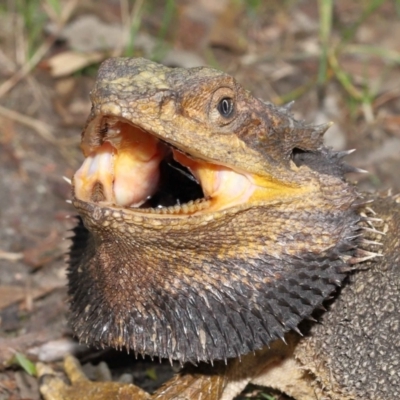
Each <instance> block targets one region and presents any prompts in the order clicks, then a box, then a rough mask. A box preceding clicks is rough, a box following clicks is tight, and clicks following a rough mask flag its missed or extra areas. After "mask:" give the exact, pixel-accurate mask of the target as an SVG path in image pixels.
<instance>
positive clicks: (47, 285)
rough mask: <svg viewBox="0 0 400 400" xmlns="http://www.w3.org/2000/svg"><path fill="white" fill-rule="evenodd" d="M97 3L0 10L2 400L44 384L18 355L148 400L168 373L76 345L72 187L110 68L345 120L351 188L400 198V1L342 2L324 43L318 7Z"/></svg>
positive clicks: (341, 143) (339, 132)
mask: <svg viewBox="0 0 400 400" xmlns="http://www.w3.org/2000/svg"><path fill="white" fill-rule="evenodd" d="M101 3H102V6H101V9H99V8H100V7H98V3H97V2H96V1H94V0H92V1H91V0H81V1H79V2H77V1H74V0H71V1H66V0H65V1H61V0H60V1H54V2H51V1H39V0H37V1H4V0H3V1H0V399H20V398H25V399H38V398H39V394H38V390H37V383H36V380H35V379H34V378H31V377H29V375H28V374H27V373H26V372H24V371H23V370H22V368H20V367H16V366H13V367H9V363H10V359H12V357H13V354H14V353H15V352H16V351H18V352H20V353H22V354H23V355H25V356H26V357H28V358H29V359H30V360H32V361H36V360H37V359H41V360H44V361H46V362H49V363H53V364H52V365H54V366H56V367H57V368H59V367H60V363H59V360H60V359H61V358H62V356H63V354H64V353H65V352H66V351H73V352H75V353H78V354H79V355H81V357H83V362H85V361H94V362H96V363H98V362H99V361H100V360H104V359H105V360H108V361H109V365H110V366H111V367H112V368H111V369H112V372H113V374H114V375H115V376H116V377H117V378H119V377H120V376H121V374H122V373H123V372H129V373H130V374H131V375H125V379H128V380H131V379H132V378H133V379H134V381H135V382H136V383H139V384H142V386H143V385H144V386H145V387H147V388H150V390H151V389H152V388H153V387H154V385H155V384H156V383H155V380H154V378H158V380H162V379H165V377H166V375H168V374H169V373H170V372H169V368H168V367H166V368H164V367H160V366H159V364H151V363H150V362H145V363H143V362H140V363H137V364H136V365H134V366H133V367H132V366H130V367H129V368H125V367H126V365H127V363H128V362H129V363H131V358H127V357H124V359H123V360H119V361H118V363H116V362H115V360H116V354H115V353H105V352H96V351H93V350H87V349H86V348H84V347H79V346H78V345H77V344H76V343H74V342H73V341H72V340H71V333H70V331H69V329H68V325H67V322H66V315H67V304H66V289H65V285H66V277H65V261H64V254H65V253H66V250H67V249H68V246H69V241H68V239H67V240H65V239H64V238H65V237H68V229H70V228H71V227H72V226H73V224H74V221H73V219H68V218H67V217H68V216H70V215H74V210H73V209H72V207H71V206H70V205H69V204H67V203H66V202H65V200H67V199H68V198H69V196H70V190H69V185H68V183H66V182H65V181H64V180H63V179H62V176H66V177H69V178H70V177H72V175H73V173H74V171H75V170H76V169H77V168H78V167H79V165H80V163H81V162H82V159H83V158H82V156H81V154H80V150H79V147H78V146H79V138H80V136H79V135H80V131H81V129H82V127H83V124H84V121H85V118H86V116H87V114H88V112H89V109H90V103H89V100H88V93H89V91H90V87H91V85H92V84H93V80H94V77H95V71H96V68H97V66H98V62H99V61H101V60H102V59H105V58H107V57H108V56H110V55H133V56H139V55H141V56H145V57H148V58H152V59H155V60H157V61H161V62H164V63H166V64H168V65H172V66H195V65H211V66H214V67H216V68H220V69H223V70H225V71H227V72H229V73H231V74H233V75H234V76H235V77H237V79H238V80H239V81H240V82H242V83H243V84H244V85H245V86H246V87H248V88H249V89H250V90H252V91H253V92H254V93H255V94H256V95H257V96H260V97H262V98H263V99H266V100H270V101H273V102H275V103H280V104H283V103H285V102H287V101H289V100H292V99H295V100H296V103H295V105H294V107H293V110H294V112H295V114H296V115H297V116H298V117H299V118H302V119H305V120H307V121H309V122H312V121H317V122H319V123H322V122H327V121H334V122H335V125H334V126H333V128H331V129H330V131H329V134H328V135H327V144H328V145H330V146H333V147H336V148H339V149H349V148H356V149H357V151H356V152H355V153H354V154H353V155H352V156H351V160H350V161H351V163H352V164H353V165H355V166H357V167H360V168H363V169H366V170H368V171H369V174H365V175H362V176H360V175H357V176H353V177H350V179H353V180H355V179H357V180H358V183H359V186H360V188H361V189H362V190H367V191H377V190H387V189H389V188H392V189H393V190H394V191H398V190H399V189H400V125H399V124H400V68H399V63H400V41H399V40H398V38H399V37H400V18H399V16H400V3H399V2H398V1H397V2H395V1H388V0H387V1H383V0H382V1H376V0H368V1H367V0H364V1H361V0H360V1H348V0H339V1H335V2H334V4H335V6H334V9H333V17H332V21H333V23H332V32H331V34H330V35H329V37H328V39H327V40H326V41H325V42H324V39H323V36H321V35H320V27H321V26H322V27H326V26H327V24H326V22H324V19H323V18H322V17H321V15H320V13H319V9H318V3H317V1H311V0H310V1H306V0H304V1H295V0H292V1H283V2H281V1H278V0H276V1H245V0H242V1H240V0H236V1H233V0H232V1H228V0H226V1H219V2H216V1H212V0H202V1H193V2H192V1H166V2H164V1H142V2H140V1H136V2H130V1H122V0H120V1H117V0H107V1H104V2H101ZM51 4H55V5H57V4H58V5H59V6H60V7H61V8H60V10H61V11H60V10H59V11H57V9H56V8H51V6H50V5H51ZM28 5H29V6H28ZM68 7H69V10H70V15H67V14H68V13H66V11H65V10H68ZM121 8H122V10H123V12H122V13H121ZM121 14H122V15H123V18H121V17H120V15H121ZM124 37H125V38H129V37H130V38H134V40H133V41H129V39H128V40H125V39H123V38H124ZM324 50H326V51H327V53H329V57H328V63H327V64H328V65H327V69H326V70H324V69H323V68H322V65H323V62H324V58H323V56H321V54H323V53H324ZM21 71H22V72H23V73H21ZM132 371H133V372H132ZM92 373H93V371H92ZM156 381H157V380H156ZM265 393H267V391H266V390H264V391H263V392H260V391H259V390H258V389H257V388H251V389H249V390H248V396H252V398H258V399H262V398H269V397H267V395H266V394H265ZM274 398H275V399H283V396H280V395H279V394H276V395H275V397H274Z"/></svg>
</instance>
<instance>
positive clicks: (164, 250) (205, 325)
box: [68, 58, 360, 362]
mask: <svg viewBox="0 0 400 400" xmlns="http://www.w3.org/2000/svg"><path fill="white" fill-rule="evenodd" d="M91 97H92V103H93V107H92V111H91V114H90V116H89V119H88V122H87V125H86V127H85V129H84V131H83V133H82V144H81V147H82V150H83V153H84V155H85V157H86V158H85V161H84V163H83V165H82V166H81V168H80V169H79V170H78V171H77V172H76V174H75V176H74V179H73V204H74V206H75V207H76V208H77V210H78V212H79V214H80V216H81V219H82V220H81V222H80V224H79V225H78V227H77V228H76V229H75V237H74V239H73V245H72V248H71V252H70V266H69V272H68V273H69V294H70V297H71V311H72V312H71V320H72V325H73V328H74V330H75V332H76V333H77V335H78V337H79V338H80V339H81V340H83V341H86V342H90V343H92V344H96V345H99V346H112V347H116V348H123V347H126V348H128V349H133V350H134V351H135V352H136V353H142V354H149V355H151V356H159V357H166V358H170V359H178V360H180V361H181V362H184V361H192V362H197V361H201V360H204V361H207V360H211V361H212V360H217V359H227V358H229V357H237V356H240V355H241V354H246V353H248V352H250V351H254V350H255V349H258V348H261V347H263V346H265V345H268V344H269V343H270V342H271V341H273V340H275V339H277V338H282V337H283V335H284V333H285V332H287V331H288V330H290V329H296V327H297V325H298V323H299V322H300V321H301V320H303V319H304V318H306V317H308V316H310V314H311V313H312V312H313V310H314V309H315V308H316V307H318V306H320V305H321V303H322V302H323V301H324V300H325V299H326V298H327V297H328V296H330V295H331V294H332V292H333V291H334V290H335V289H336V287H337V286H338V285H340V283H341V282H342V280H343V279H344V277H345V271H346V270H348V269H349V266H350V265H351V264H352V263H355V262H357V261H359V259H360V253H359V251H360V250H359V249H358V245H359V241H360V239H359V238H358V236H359V235H358V231H359V226H358V222H359V220H360V217H359V215H358V212H357V205H356V204H355V201H356V199H357V194H356V192H355V189H354V188H353V187H352V186H351V185H349V184H348V183H347V182H346V181H345V179H344V174H345V173H346V172H349V171H350V170H351V168H350V167H349V166H347V165H346V164H345V163H343V162H342V161H341V158H342V156H343V154H341V153H335V152H333V151H331V150H329V149H326V148H324V146H323V142H322V136H323V133H324V132H325V130H326V129H327V128H328V126H329V125H325V126H319V127H315V126H311V125H306V124H304V123H302V122H299V121H297V120H295V119H294V118H293V117H292V116H291V115H290V112H289V110H288V109H287V108H284V107H281V108H279V107H275V106H273V105H272V104H270V103H266V102H263V101H262V100H260V99H257V98H255V97H253V96H252V95H251V94H250V93H249V92H248V91H246V90H245V89H244V88H243V87H242V86H240V85H239V84H238V83H237V82H236V81H235V79H234V78H232V77H230V76H229V75H226V74H224V73H222V72H220V71H216V70H213V69H210V68H194V69H180V68H176V69H170V68H167V67H164V66H161V65H158V64H155V63H152V62H150V61H147V60H144V59H128V58H119V59H110V60H108V61H106V62H104V63H103V64H102V66H101V67H100V70H99V74H98V78H97V81H96V84H95V87H94V89H93V91H92V93H91Z"/></svg>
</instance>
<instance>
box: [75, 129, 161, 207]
mask: <svg viewBox="0 0 400 400" xmlns="http://www.w3.org/2000/svg"><path fill="white" fill-rule="evenodd" d="M109 141H110V142H105V143H104V144H103V145H101V146H100V147H99V148H97V149H96V151H95V152H93V153H92V154H91V155H90V156H89V157H87V158H86V159H85V161H84V162H83V164H82V166H81V167H80V168H79V170H78V171H77V172H76V174H75V176H74V185H75V196H76V197H77V198H78V199H81V200H84V201H92V197H93V190H94V189H95V187H96V185H99V184H101V186H102V193H103V197H104V201H105V202H108V203H113V204H116V205H118V206H122V207H139V206H140V205H141V204H142V203H144V202H145V201H146V199H147V198H148V197H149V196H151V195H153V194H154V192H155V191H156V190H157V185H158V181H159V164H160V162H161V160H162V158H163V155H164V150H163V149H162V148H161V147H160V146H159V143H158V141H157V139H155V138H153V137H151V136H150V135H148V134H146V133H145V132H142V131H140V130H138V129H135V128H133V127H130V128H129V127H126V126H125V127H124V130H123V132H121V131H119V132H118V134H117V135H116V136H115V137H111V138H109Z"/></svg>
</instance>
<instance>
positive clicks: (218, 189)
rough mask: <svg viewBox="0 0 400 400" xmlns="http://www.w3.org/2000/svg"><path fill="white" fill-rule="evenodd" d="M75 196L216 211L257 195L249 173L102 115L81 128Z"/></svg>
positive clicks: (155, 208) (173, 210)
mask: <svg viewBox="0 0 400 400" xmlns="http://www.w3.org/2000/svg"><path fill="white" fill-rule="evenodd" d="M82 149H83V153H84V155H85V157H86V158H85V161H84V162H83V164H82V166H81V167H80V168H79V170H78V171H77V172H76V174H75V176H74V190H75V197H76V198H77V199H79V200H82V201H87V202H94V203H100V204H103V205H106V206H114V207H123V208H130V209H134V210H136V211H139V212H151V213H157V214H178V215H179V214H184V215H188V214H194V213H198V212H204V211H215V210H221V209H224V208H228V207H232V206H235V205H238V204H242V203H244V202H247V201H248V200H249V199H250V198H251V197H254V196H255V197H259V195H260V193H259V192H260V191H265V190H266V189H265V188H262V187H259V186H258V185H257V184H255V183H254V179H253V177H252V175H250V174H246V173H239V172H236V171H234V170H233V169H230V168H228V167H226V166H223V165H218V164H213V163H210V162H208V161H204V160H201V159H198V158H194V157H192V156H191V155H190V154H189V153H187V152H185V151H183V150H181V149H178V148H177V147H175V146H173V145H170V144H168V143H166V142H165V141H164V140H161V139H159V138H158V137H156V136H155V135H152V134H150V133H149V132H146V131H144V130H142V129H141V128H140V127H138V126H135V125H132V124H130V123H129V122H127V121H126V120H123V119H119V118H115V117H110V116H100V117H97V118H96V119H95V120H93V121H92V122H91V123H90V124H89V125H88V127H87V129H86V131H85V132H84V136H83V140H82Z"/></svg>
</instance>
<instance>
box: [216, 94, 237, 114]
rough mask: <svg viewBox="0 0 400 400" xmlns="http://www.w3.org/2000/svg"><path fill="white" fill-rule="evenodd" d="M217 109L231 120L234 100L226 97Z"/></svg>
mask: <svg viewBox="0 0 400 400" xmlns="http://www.w3.org/2000/svg"><path fill="white" fill-rule="evenodd" d="M217 109H218V111H219V113H220V114H221V116H222V117H224V118H229V117H230V116H231V115H232V113H233V111H234V106H233V100H232V99H231V98H229V97H224V98H223V99H222V100H220V102H219V103H218V105H217Z"/></svg>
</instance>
